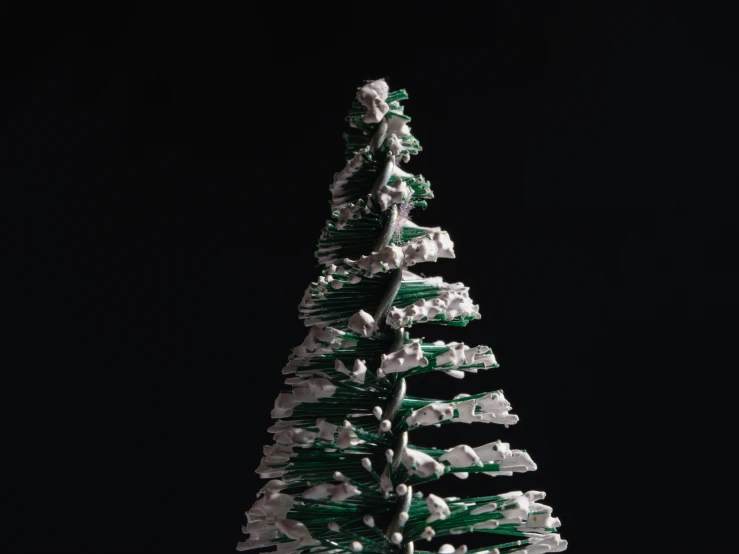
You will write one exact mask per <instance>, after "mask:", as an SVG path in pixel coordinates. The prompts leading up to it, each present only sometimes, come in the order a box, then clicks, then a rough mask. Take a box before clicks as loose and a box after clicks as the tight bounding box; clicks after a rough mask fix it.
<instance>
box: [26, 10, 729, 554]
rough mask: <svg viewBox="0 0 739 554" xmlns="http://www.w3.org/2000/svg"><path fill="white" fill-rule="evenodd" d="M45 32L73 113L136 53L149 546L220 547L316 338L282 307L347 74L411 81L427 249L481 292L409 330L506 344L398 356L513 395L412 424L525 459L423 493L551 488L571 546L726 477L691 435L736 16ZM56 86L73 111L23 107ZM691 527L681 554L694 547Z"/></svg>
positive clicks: (226, 16)
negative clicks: (109, 70)
mask: <svg viewBox="0 0 739 554" xmlns="http://www.w3.org/2000/svg"><path fill="white" fill-rule="evenodd" d="M396 9H397V13H390V14H388V13H387V12H393V10H396ZM403 10H405V11H403ZM58 36H59V38H60V42H59V44H58V45H55V48H53V49H49V51H48V52H47V51H41V50H39V51H38V52H37V54H38V55H37V56H36V57H35V58H34V63H41V62H40V61H39V60H41V61H42V62H44V63H42V64H41V65H39V66H38V67H40V68H41V69H40V70H39V71H40V72H41V75H42V76H43V75H44V72H45V71H49V72H50V73H52V74H53V75H55V78H56V79H58V80H59V82H63V80H64V78H65V75H69V74H70V72H71V73H72V74H74V76H76V75H77V74H76V73H74V72H78V73H80V74H82V73H84V72H85V71H88V70H90V71H92V73H91V74H90V75H92V76H91V77H90V80H88V81H82V82H84V83H85V84H84V85H79V84H78V85H76V86H79V90H77V89H75V88H72V89H70V90H68V91H67V92H66V94H67V97H68V98H70V99H71V98H73V97H78V98H79V99H80V100H78V101H79V103H80V107H81V108H85V107H86V108H89V114H94V113H96V111H98V110H99V109H103V108H104V107H105V106H107V104H104V102H101V103H99V104H94V103H93V104H85V106H82V104H83V103H84V101H86V99H88V97H90V91H91V90H93V91H98V92H100V91H102V92H100V95H102V96H100V97H101V98H103V97H105V98H107V96H105V95H108V94H109V95H110V97H114V96H115V95H116V94H120V93H121V88H120V87H123V84H121V83H122V82H121V81H116V79H108V80H105V79H106V77H104V76H103V75H102V73H99V74H98V73H95V71H94V70H97V69H99V68H100V67H102V66H104V64H105V63H106V59H109V58H108V56H110V55H112V54H111V52H117V53H123V54H128V53H131V54H133V55H134V57H133V58H132V59H133V60H134V63H133V64H132V66H131V67H132V70H133V71H134V73H135V75H136V86H135V92H136V99H135V114H136V135H135V136H134V138H133V139H132V140H131V142H130V147H131V152H130V154H129V158H128V160H129V162H130V164H129V167H130V168H131V169H135V170H136V172H135V173H134V174H133V175H134V176H133V177H131V178H128V177H126V184H127V188H128V191H127V192H128V193H131V195H130V196H129V198H132V199H133V202H132V203H130V204H124V203H121V204H120V206H119V205H118V204H117V203H116V199H117V196H116V195H117V194H118V193H117V191H113V190H112V189H111V192H112V194H111V195H109V196H111V197H113V200H114V202H113V205H114V206H117V207H115V208H113V209H112V211H111V212H109V213H106V219H109V221H107V222H106V224H107V225H109V226H110V227H111V228H112V229H113V230H115V233H114V235H113V236H112V237H111V238H110V239H108V240H109V241H110V244H109V245H108V248H111V249H113V250H115V251H119V250H120V251H123V249H134V250H138V249H140V250H141V252H143V253H146V254H147V255H148V256H147V259H148V260H149V261H150V262H151V265H148V264H144V265H143V266H141V267H144V268H145V270H144V271H139V272H138V273H137V280H138V282H139V284H142V283H143V284H146V283H148V282H150V283H152V285H151V287H152V290H151V291H150V293H149V296H148V297H149V298H151V302H150V303H149V305H148V309H147V311H146V313H145V317H144V318H143V320H142V321H143V324H144V326H146V328H147V329H149V330H150V333H148V338H149V339H153V340H154V341H155V342H157V343H159V344H160V345H165V344H166V345H167V348H166V349H165V351H164V352H163V353H162V354H161V355H160V356H158V357H156V358H149V360H154V361H155V362H156V363H155V366H154V369H152V370H151V371H152V373H151V376H152V377H153V378H156V380H157V382H158V381H159V377H160V376H162V375H163V376H166V379H165V380H164V383H163V386H162V387H161V389H160V393H159V398H160V399H161V400H162V402H161V403H160V405H161V406H162V409H161V413H160V415H161V416H162V417H161V426H160V428H161V434H160V436H161V440H160V445H161V447H162V458H161V463H160V466H159V467H160V468H161V476H160V479H159V484H160V486H159V487H158V489H157V490H160V491H161V495H160V500H161V503H160V506H161V507H160V513H161V550H162V551H166V552H178V553H183V554H184V553H187V552H192V553H195V552H197V553H208V554H217V553H227V552H233V550H234V547H235V544H236V542H237V540H239V539H240V533H239V531H240V527H241V525H242V524H243V523H244V521H245V518H244V515H243V512H244V511H245V510H246V509H248V508H249V506H250V505H251V503H252V502H253V500H254V499H255V492H256V491H257V490H258V488H259V487H260V484H259V480H258V479H257V476H256V474H255V473H254V469H255V467H256V466H257V465H258V463H259V459H260V455H261V446H262V445H263V444H266V443H267V442H268V441H269V438H270V436H269V435H268V434H267V433H266V431H265V429H266V428H267V426H268V425H269V423H270V420H269V411H270V408H271V405H272V402H273V399H274V397H275V396H276V394H277V392H278V390H279V389H280V385H281V382H282V375H281V374H280V369H281V368H282V366H283V364H284V362H285V360H286V357H287V355H288V352H289V349H290V348H291V347H293V346H295V345H297V344H299V343H300V342H301V341H302V339H303V337H304V335H305V333H306V329H305V328H304V327H303V326H302V324H301V323H300V322H299V321H298V319H297V304H298V302H299V300H300V298H301V296H302V293H303V291H304V289H305V287H306V286H307V284H308V283H309V282H310V281H312V280H315V278H316V277H317V276H318V274H319V268H318V267H317V266H316V264H315V260H314V258H313V257H312V256H313V250H314V246H315V241H316V239H317V237H318V233H319V232H320V229H321V227H322V225H323V222H324V220H325V219H326V218H327V217H328V215H329V213H328V206H327V200H328V198H329V193H328V184H329V182H330V181H331V178H332V176H333V173H334V172H336V171H338V170H340V169H341V168H342V166H343V159H342V152H343V141H342V137H341V133H342V131H343V130H344V128H345V123H344V116H345V115H346V110H347V109H348V107H349V104H350V102H351V99H352V96H353V94H354V93H355V90H356V87H357V86H359V85H361V83H362V81H363V80H365V79H370V78H377V77H380V76H386V77H388V79H389V82H390V84H391V87H392V88H406V89H407V90H408V92H409V94H410V99H409V100H408V101H406V102H405V105H406V111H407V113H408V114H409V115H411V117H412V118H413V121H412V122H411V127H412V128H413V131H414V134H415V135H416V136H417V137H418V138H419V139H420V141H421V143H422V145H423V147H424V151H423V152H422V153H421V154H420V155H418V156H416V157H415V158H414V159H413V161H412V163H411V165H410V170H412V171H413V172H420V173H422V174H423V175H424V176H425V177H427V178H428V179H429V180H430V181H431V183H432V186H433V190H434V192H435V194H436V198H435V199H434V200H432V201H431V202H430V206H429V208H428V209H427V210H425V211H422V210H416V211H414V212H413V214H412V215H413V218H414V219H415V221H417V222H418V223H419V224H424V225H439V226H441V227H442V228H443V229H445V230H448V231H449V233H450V235H451V237H452V239H453V240H454V242H455V250H456V253H457V258H456V259H455V260H442V261H440V262H439V263H437V264H434V265H431V264H427V265H426V266H423V267H421V266H419V267H417V269H418V270H419V271H422V272H425V273H427V274H439V275H442V276H443V277H444V278H445V279H446V280H447V281H452V282H453V281H463V282H464V283H465V284H467V285H469V286H470V288H471V295H472V297H473V299H474V300H475V301H476V302H477V303H479V304H480V305H481V311H482V315H483V317H482V319H481V320H480V321H476V322H473V323H471V324H470V325H469V326H468V327H467V328H464V329H446V330H445V329H443V328H441V327H432V326H418V327H416V328H414V329H413V331H412V335H413V336H425V337H426V338H427V339H431V340H434V339H437V338H443V339H446V340H463V341H465V342H466V343H467V344H473V345H475V344H487V345H490V346H491V347H492V348H493V350H494V351H495V353H496V355H497V357H498V360H499V362H500V363H501V366H502V367H501V368H500V369H499V370H495V371H489V372H487V373H482V374H479V375H478V376H469V377H468V378H466V379H465V380H464V381H461V382H459V381H455V380H452V379H443V378H441V377H438V378H437V377H436V376H434V377H428V378H427V379H426V378H418V379H420V380H419V381H418V382H416V380H413V381H412V382H411V383H410V390H411V392H415V393H417V394H428V395H438V396H444V397H448V396H451V395H453V394H456V393H457V392H462V391H466V392H473V391H479V390H486V389H493V388H502V389H504V390H505V392H506V395H507V397H508V398H509V399H510V400H511V402H512V404H513V406H514V412H515V413H517V414H518V415H519V416H520V417H521V422H520V423H519V424H518V425H517V426H515V427H511V428H510V429H502V428H498V427H497V426H495V427H493V426H481V427H476V428H473V427H474V426H462V425H455V426H447V427H446V428H445V429H443V430H439V431H436V430H434V431H433V432H428V433H426V432H425V431H424V432H419V435H418V436H419V437H421V438H423V439H424V440H427V441H429V442H428V443H429V444H435V445H437V446H450V445H452V444H457V443H459V442H469V443H470V444H477V443H482V442H488V441H490V440H495V439H497V438H501V439H503V440H505V441H507V442H510V443H511V445H512V447H517V448H525V449H527V450H528V451H529V452H530V453H531V455H532V457H533V458H534V460H535V461H536V462H537V463H538V465H539V469H538V471H536V472H534V473H531V474H527V475H522V476H516V477H513V478H497V479H485V478H484V477H480V478H479V479H474V478H471V479H469V480H468V481H466V482H465V481H459V480H456V479H454V478H452V477H447V478H446V479H445V480H443V481H442V482H440V483H438V484H437V485H436V489H435V490H437V491H441V492H442V493H445V494H457V495H464V494H470V493H471V492H473V491H477V490H482V489H483V488H484V490H485V491H491V492H493V491H507V490H517V489H519V490H529V489H539V490H546V491H547V492H548V497H547V500H546V501H545V502H547V503H548V504H550V505H552V506H553V507H554V514H555V515H556V516H559V517H560V518H561V519H562V521H563V527H562V528H561V532H562V535H563V536H564V537H565V538H567V539H568V540H569V541H570V551H571V552H627V551H628V552H647V551H657V552H660V551H667V550H666V546H665V545H667V544H670V545H679V544H683V542H682V539H681V538H680V537H681V536H682V532H683V531H684V530H685V528H686V527H688V526H690V525H695V526H701V525H703V524H704V522H705V520H704V518H708V519H710V518H712V517H713V516H714V515H715V514H714V513H713V512H712V510H711V509H706V508H705V506H706V503H708V504H709V505H710V503H711V501H712V500H711V498H712V497H711V496H702V494H699V493H698V489H697V488H695V486H696V485H697V481H706V480H711V479H712V478H716V477H717V476H718V478H719V481H718V483H719V484H720V483H721V481H720V479H721V472H722V471H723V470H724V469H725V468H726V467H727V465H726V463H724V462H723V461H722V460H721V458H722V456H723V454H722V444H724V443H722V442H721V440H714V439H713V438H712V435H711V431H710V429H711V428H712V427H714V426H715V422H716V421H717V420H721V419H722V415H721V414H720V407H719V405H718V404H717V394H716V392H715V388H716V386H715V383H716V382H717V378H718V377H719V376H721V375H724V374H726V373H728V372H730V371H731V369H733V367H732V362H731V360H732V358H731V357H729V356H727V355H726V354H725V350H726V348H722V346H723V347H725V346H726V345H730V344H731V343H732V341H733V339H734V337H735V332H734V330H733V328H732V321H733V319H734V315H733V313H734V310H733V308H735V307H736V303H737V298H736V292H735V289H734V288H733V287H734V282H735V280H736V273H735V272H734V270H733V268H732V257H734V256H735V249H734V245H733V243H732V239H731V236H732V235H731V234H732V232H733V230H734V220H735V217H736V216H735V210H736V189H735V186H736V174H737V169H736V167H737V164H736V153H737V151H739V150H738V149H737V133H736V129H737V123H739V121H738V118H737V115H738V114H737V107H736V98H738V97H739V90H738V82H737V71H736V67H735V65H734V62H733V59H732V58H731V54H730V52H731V46H732V44H731V42H732V41H731V39H732V38H733V37H734V36H735V26H734V23H733V22H732V21H731V20H729V19H728V18H727V17H726V14H723V13H709V12H707V11H702V10H700V9H698V8H693V9H677V8H671V9H670V10H668V11H665V10H664V9H661V8H657V7H654V6H653V5H650V4H647V3H638V4H634V5H633V7H630V8H620V9H606V8H605V7H591V8H587V9H586V8H583V7H574V5H570V7H562V6H555V5H549V4H548V3H547V5H546V6H543V5H540V6H533V5H532V6H528V7H520V8H510V7H507V8H488V9H486V10H485V11H482V10H478V9H470V10H469V11H466V12H465V11H464V10H463V9H461V10H460V9H458V8H455V9H454V11H453V12H451V11H450V9H449V7H445V8H443V9H438V10H431V9H427V8H423V9H421V10H420V11H414V10H412V9H411V8H401V7H400V6H397V7H392V8H390V7H379V6H370V5H367V6H358V7H357V8H356V10H354V11H353V12H352V13H349V12H338V11H337V12H334V11H333V8H328V7H323V6H314V7H312V8H308V9H306V10H305V11H304V12H303V13H298V11H295V9H294V8H289V7H288V6H287V5H282V4H279V5H271V6H270V7H269V8H266V7H263V6H260V7H248V8H240V9H235V8H220V9H217V8H215V7H208V6H205V5H204V6H201V7H199V8H197V9H194V10H192V11H190V12H188V13H184V12H183V8H182V7H181V6H179V7H177V9H172V10H171V11H166V12H165V11H161V12H159V13H156V14H154V13H152V12H149V11H146V10H142V11H141V12H140V13H138V14H137V16H136V22H135V25H132V26H130V27H125V29H123V30H121V31H120V32H118V31H116V32H111V33H106V32H103V31H100V32H98V33H96V34H88V35H85V36H84V38H82V35H79V36H78V35H73V34H72V35H68V34H60V35H58ZM57 46H60V47H61V48H57ZM65 46H67V47H68V49H66V50H65V49H64V47H65ZM71 52H74V53H75V54H76V53H82V56H81V57H78V56H76V55H69V54H70V53H71ZM44 64H46V65H44ZM34 78H35V77H34ZM75 82H76V83H80V81H79V80H77V81H75ZM103 82H104V84H105V86H104V87H98V88H95V87H96V86H97V85H100V83H103ZM117 83H118V84H117ZM90 87H92V88H90ZM116 87H119V88H116ZM77 92H79V95H77ZM41 94H43V93H41ZM94 97H95V98H98V96H94ZM54 109H56V110H58V113H59V114H63V113H65V112H64V110H63V108H62V107H57V108H51V109H50V111H49V112H47V113H46V114H42V115H43V116H44V117H46V116H49V115H51V114H52V111H53V110H54ZM83 111H84V110H83ZM109 111H111V112H114V110H112V109H111V110H109ZM54 113H56V112H54ZM85 113H88V112H85ZM59 117H60V118H62V116H61V115H60V116H59ZM93 120H94V116H89V117H88V119H86V120H85V122H86V125H88V127H85V129H87V128H90V129H92V128H93V123H92V122H93ZM65 121H68V120H65ZM73 127H74V126H73V125H70V126H69V128H70V129H72V128H73ZM101 129H102V127H101ZM84 132H85V131H84V129H83V130H82V131H78V133H84ZM79 136H82V135H79ZM86 136H88V137H91V136H92V134H90V135H86ZM74 137H75V135H74V133H70V134H69V135H68V138H69V140H72V141H73V140H74ZM90 142H91V143H94V141H93V140H91V141H90ZM70 144H71V143H70ZM69 148H70V149H71V148H72V146H69ZM105 186H109V187H112V186H113V184H107V185H106V184H104V183H101V187H103V188H104V187H105ZM108 199H110V198H108ZM124 205H125V208H123V207H121V206H124ZM118 223H121V225H120V226H119V225H118ZM123 223H125V225H123ZM132 238H133V239H135V240H136V242H129V241H130V239H132ZM139 239H143V240H139ZM142 246H143V248H141V247H142ZM206 271H207V279H205V278H202V279H201V277H204V276H205V273H206ZM206 283H207V285H206ZM155 284H163V285H164V286H163V287H160V288H156V290H154V288H155ZM206 286H207V293H206V290H205V289H206ZM206 295H207V304H208V312H207V315H206V313H205V311H202V312H201V311H200V310H201V308H202V307H203V305H204V303H205V302H206V300H205V297H206ZM165 300H166V302H165ZM165 304H166V305H167V308H166V309H165V308H164V307H163V306H164V305H165ZM171 308H174V310H173V311H172V310H171ZM172 314H177V315H176V316H173V315H172ZM170 336H173V337H174V338H176V339H177V340H175V341H171V342H170V341H169V340H168V339H169V338H170ZM183 338H185V339H186V340H181V339H183ZM201 347H202V349H201ZM201 350H203V351H205V352H206V357H205V359H204V360H200V359H199V358H198V353H199V352H200V351H201ZM195 360H197V362H196V361H195ZM734 364H735V362H734ZM424 433H425V434H424ZM418 440H419V441H420V438H419V439H418ZM432 441H433V442H432ZM696 476H698V477H699V478H698V479H696ZM719 484H717V487H719ZM719 488H720V487H719ZM458 539H460V540H459V541H456V542H458V543H461V542H463V540H462V539H464V537H458ZM660 544H662V545H663V546H662V547H661V546H659V545H660ZM141 547H142V549H143V550H144V551H148V550H152V549H154V548H155V547H154V545H141ZM686 548H687V549H686V550H676V551H686V552H687V551H701V548H700V547H699V546H696V545H695V544H694V543H693V544H692V547H690V548H688V547H687V546H686ZM650 549H654V550H650Z"/></svg>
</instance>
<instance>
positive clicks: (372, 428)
mask: <svg viewBox="0 0 739 554" xmlns="http://www.w3.org/2000/svg"><path fill="white" fill-rule="evenodd" d="M406 98H407V95H406V92H405V91H404V90H398V91H395V92H389V90H388V85H387V83H386V82H385V81H384V80H378V81H372V82H369V83H367V84H365V85H364V86H362V87H361V88H360V89H359V90H358V92H357V95H356V98H355V100H354V102H353V104H352V107H351V110H350V113H349V117H348V122H349V125H350V127H351V129H350V130H349V132H347V133H345V139H346V159H347V161H348V163H347V165H346V167H344V169H342V170H341V171H340V172H339V173H337V174H336V175H335V177H334V182H333V184H332V185H331V195H332V196H331V200H330V204H331V218H332V219H331V220H330V221H328V222H327V223H326V227H325V228H324V230H323V232H322V233H321V236H320V239H319V242H318V250H317V252H316V256H317V258H318V260H319V261H320V263H321V264H323V265H324V266H325V269H324V270H323V274H322V275H321V276H320V277H319V279H318V281H317V282H315V283H312V284H311V285H310V286H309V287H308V289H307V290H306V292H305V296H304V297H303V300H302V302H301V303H300V317H301V318H302V319H304V320H305V324H306V326H308V327H309V328H310V331H309V333H308V336H307V338H306V339H305V340H304V341H303V344H301V345H300V346H297V347H295V348H294V349H293V350H292V354H291V355H290V356H289V359H288V363H287V365H286V366H285V368H284V369H283V370H282V372H283V374H285V375H287V376H288V377H287V378H286V380H285V385H286V390H285V391H284V392H282V393H280V394H279V396H278V397H277V399H276V400H275V405H274V409H273V410H272V417H273V418H274V419H275V420H276V421H275V423H274V425H272V427H270V428H269V432H271V433H273V434H274V444H272V445H268V446H265V447H264V457H263V458H262V462H261V465H260V466H259V468H258V469H257V472H258V473H259V474H260V475H261V476H262V477H263V478H265V479H270V481H269V482H268V483H267V484H266V485H265V486H264V487H263V488H262V489H261V490H260V491H259V493H258V494H257V498H258V499H257V501H256V502H255V503H254V505H253V506H252V507H251V509H250V510H249V511H248V512H247V521H248V523H247V525H246V526H245V527H244V533H245V534H246V535H248V538H247V539H246V540H245V541H243V542H240V543H239V544H238V550H251V549H260V550H269V551H276V552H279V553H291V552H310V553H315V554H335V553H336V554H338V553H341V552H359V551H362V552H365V553H373V554H374V553H377V554H390V553H400V552H403V553H408V554H409V553H412V552H413V551H414V548H416V550H417V551H420V552H423V551H421V550H419V547H420V546H421V544H428V543H427V542H426V541H431V539H432V538H433V537H443V536H447V535H458V534H462V533H470V532H478V533H487V534H490V535H496V536H498V537H499V538H500V540H499V541H498V543H497V544H492V545H490V546H487V547H483V548H478V549H476V550H469V551H468V550H467V547H466V546H465V545H459V546H452V545H451V544H443V545H441V546H440V547H439V548H438V550H437V551H438V552H439V553H440V554H464V553H465V552H467V554H477V553H480V554H485V553H508V552H526V553H528V554H541V553H543V552H561V551H563V550H565V548H566V547H567V542H566V541H564V540H562V539H560V537H559V535H558V534H556V528H557V527H558V526H559V524H560V522H559V520H558V519H557V518H554V517H552V515H551V512H552V509H551V508H549V507H548V506H545V505H544V504H540V503H539V501H540V500H541V499H542V498H544V493H543V492H538V491H529V492H527V493H522V492H520V491H516V492H508V493H504V494H494V495H490V496H481V497H475V498H464V499H459V498H456V497H454V498H440V497H438V496H436V495H434V494H428V495H426V496H424V494H423V492H422V491H421V488H422V487H421V485H423V484H424V483H427V482H429V481H431V480H435V479H439V478H440V477H442V476H443V475H445V474H448V473H452V474H455V475H456V476H457V477H461V478H466V477H467V476H468V475H469V474H473V473H474V474H476V473H483V474H485V475H487V476H500V475H512V474H513V473H517V472H525V471H530V470H534V469H536V465H535V464H534V462H533V461H532V460H531V458H530V457H529V455H528V454H527V453H526V452H525V451H524V450H512V449H510V447H509V444H507V443H504V442H501V441H500V440H496V441H494V442H489V443H488V444H483V445H473V446H468V445H466V444H462V445H459V446H456V447H454V448H451V449H448V450H442V449H436V448H430V447H425V446H422V445H417V444H412V443H410V442H409V432H411V431H412V430H413V429H415V428H418V427H420V426H427V425H437V426H438V425H447V424H451V423H498V424H502V425H505V426H508V425H511V424H514V423H516V422H517V421H518V417H517V416H515V415H513V414H511V413H510V409H511V407H510V404H509V402H508V401H507V400H506V398H505V396H504V395H503V391H500V390H495V391H491V392H482V393H479V394H472V395H469V394H460V395H457V396H455V397H454V398H451V399H442V400H436V399H429V398H416V397H413V396H410V395H409V394H406V381H407V380H408V378H410V377H414V378H415V377H416V376H419V375H422V374H424V373H428V372H430V371H441V372H444V373H446V374H447V375H449V376H451V377H455V378H462V377H464V375H465V373H477V372H478V371H479V370H483V369H490V368H496V367H498V364H497V363H496V361H495V356H494V355H493V353H492V351H491V350H490V348H488V347H486V346H477V347H471V346H467V345H465V344H464V343H457V342H450V343H444V342H441V341H437V342H433V343H426V342H423V341H422V340H421V339H414V338H411V336H410V333H409V331H408V329H410V328H411V327H412V326H414V325H418V324H421V323H435V324H439V325H452V326H465V325H467V323H468V322H469V321H471V320H473V319H479V318H480V314H479V311H478V306H477V305H475V304H473V303H472V301H471V299H470V297H469V294H468V289H467V287H465V286H463V284H462V283H446V282H444V281H443V280H442V279H441V278H439V277H431V278H425V277H422V276H419V275H416V274H414V273H412V272H410V271H408V268H409V267H410V266H413V265H415V264H417V263H421V262H433V261H436V260H437V259H438V258H440V257H441V258H453V257H454V249H453V246H454V245H453V243H452V241H451V240H450V238H449V235H448V234H447V233H446V232H445V231H442V230H440V229H439V228H438V227H433V228H430V227H421V226H418V225H416V224H414V223H412V222H411V221H410V219H409V218H408V212H409V211H410V210H411V209H413V208H414V207H424V208H425V207H426V204H427V200H429V199H431V198H433V195H432V193H431V189H430V186H429V183H428V181H426V180H425V179H424V178H423V177H422V176H421V175H412V174H410V173H407V172H405V171H403V170H402V169H401V168H400V164H401V163H406V162H408V160H409V159H410V156H412V155H414V154H417V153H418V152H419V151H420V150H421V146H420V145H419V143H418V141H417V140H416V139H415V137H413V135H412V134H411V130H410V128H409V127H408V125H407V123H408V121H410V118H409V117H408V116H407V115H405V114H404V113H403V107H402V106H401V101H402V100H405V99H406ZM419 378H420V377H419ZM424 539H425V540H424ZM422 540H423V542H422V543H419V542H418V541H422ZM414 545H415V547H414ZM275 549H276V550H275Z"/></svg>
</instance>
